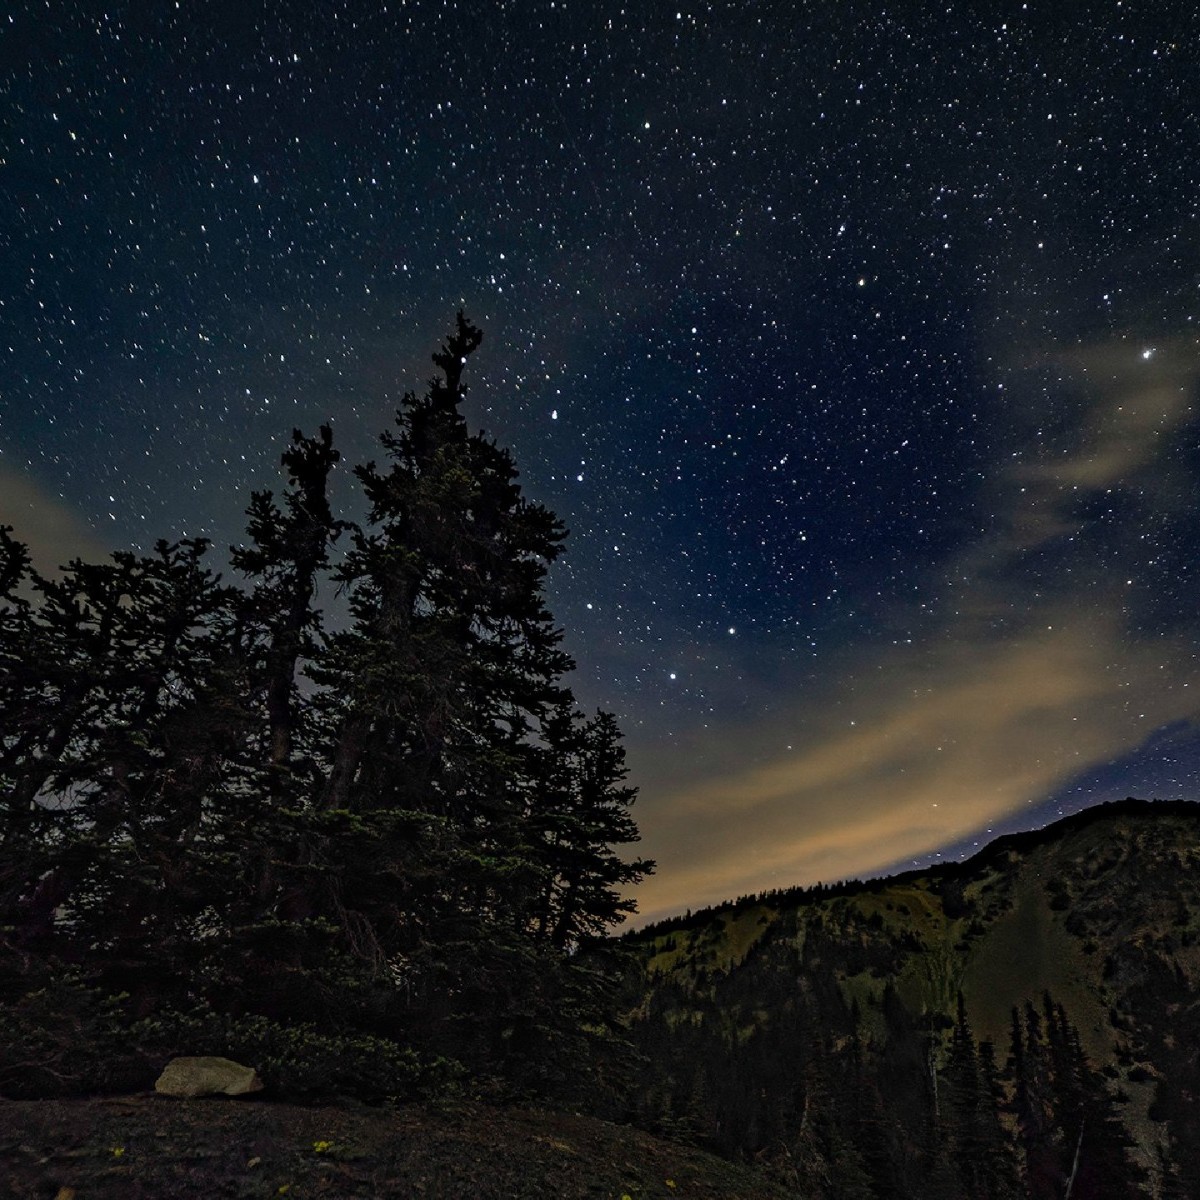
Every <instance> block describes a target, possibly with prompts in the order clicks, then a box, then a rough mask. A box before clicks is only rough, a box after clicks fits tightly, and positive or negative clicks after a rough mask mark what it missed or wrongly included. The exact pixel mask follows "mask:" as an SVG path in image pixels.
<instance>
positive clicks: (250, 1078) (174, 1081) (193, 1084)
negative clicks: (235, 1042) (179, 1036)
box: [154, 1058, 263, 1096]
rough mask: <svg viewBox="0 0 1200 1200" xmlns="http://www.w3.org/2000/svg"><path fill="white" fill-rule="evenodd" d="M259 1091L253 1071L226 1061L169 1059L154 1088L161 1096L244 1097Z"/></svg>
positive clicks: (214, 1059) (239, 1064)
mask: <svg viewBox="0 0 1200 1200" xmlns="http://www.w3.org/2000/svg"><path fill="white" fill-rule="evenodd" d="M262 1089H263V1081H262V1080H261V1079H259V1077H258V1072H257V1071H256V1070H255V1069H254V1068H253V1067H243V1066H242V1064H241V1063H235V1062H234V1061H233V1060H232V1059H229V1058H173V1059H171V1061H170V1062H169V1063H167V1065H166V1067H165V1068H164V1070H163V1073H162V1074H161V1075H160V1076H159V1077H158V1080H157V1081H156V1082H155V1084H154V1090H155V1091H156V1092H160V1093H161V1094H162V1095H164V1096H244V1095H246V1094H247V1093H249V1092H261V1091H262Z"/></svg>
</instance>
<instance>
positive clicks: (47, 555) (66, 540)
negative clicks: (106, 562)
mask: <svg viewBox="0 0 1200 1200" xmlns="http://www.w3.org/2000/svg"><path fill="white" fill-rule="evenodd" d="M0 525H11V526H12V527H13V536H14V537H15V538H16V539H17V540H18V541H19V542H24V543H25V545H26V546H28V547H29V553H30V555H31V556H32V558H33V565H34V566H35V567H36V568H37V570H39V571H41V572H42V574H44V575H53V574H56V573H57V571H58V568H59V567H61V566H63V565H64V564H65V563H67V562H68V561H69V560H70V559H72V558H85V559H88V560H91V561H93V562H95V561H99V560H102V559H104V558H107V556H108V550H107V548H106V547H104V546H102V545H101V544H100V542H99V540H98V539H97V538H96V537H95V536H93V534H92V533H91V531H90V530H88V528H87V526H86V525H85V524H84V523H83V521H82V520H80V518H79V517H78V516H77V515H76V513H75V511H74V510H73V509H72V508H71V507H70V506H69V505H68V504H67V503H66V502H65V501H63V500H60V499H59V498H58V497H57V496H54V495H51V493H49V492H48V491H46V489H45V488H43V487H41V486H40V485H38V484H37V483H35V482H34V481H33V480H32V479H31V478H30V477H29V476H28V475H25V474H23V473H22V472H20V471H16V470H14V469H12V468H11V467H0Z"/></svg>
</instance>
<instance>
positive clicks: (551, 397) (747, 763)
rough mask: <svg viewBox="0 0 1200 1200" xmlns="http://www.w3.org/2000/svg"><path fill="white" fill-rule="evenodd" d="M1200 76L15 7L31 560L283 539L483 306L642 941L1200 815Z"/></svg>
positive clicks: (409, 14)
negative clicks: (595, 721) (253, 515)
mask: <svg viewBox="0 0 1200 1200" xmlns="http://www.w3.org/2000/svg"><path fill="white" fill-rule="evenodd" d="M976 10H979V11H976ZM1198 47H1200V21H1198V19H1197V17H1196V15H1195V11H1194V6H1192V5H1190V4H1182V3H1173V2H1167V3H1155V4H1141V3H1129V2H1125V3H1117V2H1114V0H1097V2H1094V3H1089V4H1086V5H1084V4H1069V3H1068V4H1062V3H1049V2H1046V3H1028V4H1018V3H998V4H995V5H979V6H976V5H966V4H961V5H960V4H951V5H943V6H933V5H926V4H917V3H915V2H912V3H904V4H890V3H886V2H877V3H871V4H866V3H854V2H844V0H838V2H836V3H835V2H834V0H822V2H820V3H800V2H798V0H790V2H787V3H776V2H767V0H736V2H731V3H721V4H717V3H703V4H702V3H690V2H689V3H687V4H681V3H680V0H675V2H674V3H672V4H666V3H664V4H657V3H649V4H646V3H630V2H628V0H626V2H625V3H616V2H613V0H588V2H586V3H585V2H583V0H569V2H567V3H563V2H560V0H554V2H553V3H552V2H550V0H487V2H486V3H484V2H482V0H480V2H478V3H468V2H465V0H464V2H459V3H454V2H442V0H412V2H410V3H403V2H401V0H392V2H390V3H387V4H382V3H368V2H366V0H359V2H356V3H343V2H341V0H329V2H328V3H322V4H319V5H318V4H303V3H298V2H297V3H283V4H280V3H274V4H266V5H264V4H260V3H256V2H254V0H242V2H240V3H237V4H232V3H228V2H226V0H210V2H207V3H203V4H201V3H198V2H196V0H180V2H179V3H175V2H168V0H162V2H159V0H154V2H141V0H139V2H132V0H128V2H121V0H111V2H110V3H107V4H105V5H101V4H98V3H71V2H70V0H45V2H44V3H43V2H38V3H35V2H34V0H14V2H13V3H11V4H9V5H7V6H6V8H5V10H4V12H3V13H0V88H2V90H0V96H2V97H3V103H0V214H2V215H3V220H0V520H2V521H5V522H8V523H11V524H13V525H15V526H16V527H17V532H18V535H19V536H21V537H22V538H23V539H24V540H26V541H27V542H29V543H30V545H31V546H32V548H33V549H34V551H35V553H36V555H37V557H38V561H39V562H40V563H41V564H42V565H43V566H45V567H49V566H52V565H53V564H54V563H56V562H59V561H63V560H65V559H66V558H67V557H68V556H70V555H72V554H76V553H84V554H90V555H99V554H102V553H104V552H105V551H107V550H108V549H112V548H116V547H119V546H136V547H147V546H148V545H149V544H151V543H152V542H153V541H154V539H156V538H157V537H160V536H171V537H175V536H181V535H183V534H188V535H192V536H195V535H205V536H209V537H212V538H214V539H215V540H216V541H217V543H218V544H221V545H225V544H228V543H229V542H232V541H235V540H236V539H237V538H238V536H239V533H240V530H241V528H242V515H241V514H242V510H243V508H244V505H245V503H246V501H247V499H248V493H249V490H250V488H251V487H263V486H275V485H276V483H277V480H278V459H279V454H280V452H281V450H282V448H283V446H284V444H285V443H286V440H287V438H288V436H289V434H290V432H291V430H292V428H293V427H294V426H297V425H298V426H301V427H303V428H305V429H307V430H310V431H311V430H313V429H314V428H315V426H316V425H317V424H318V423H319V422H321V421H323V420H331V421H332V423H333V425H334V431H335V437H336V439H337V442H338V444H339V445H340V446H341V448H342V450H343V453H344V455H345V456H346V458H347V459H348V460H349V461H351V462H354V461H360V460H361V459H363V458H366V457H371V456H377V451H376V450H375V448H374V444H373V439H374V436H375V435H376V434H377V433H378V431H379V430H380V429H382V428H383V427H384V426H385V425H386V424H387V423H388V422H389V421H390V419H391V414H392V412H393V410H394V408H395V405H396V402H397V400H398V398H399V396H400V395H401V394H402V393H403V392H404V391H405V390H407V389H409V388H414V389H418V390H419V389H420V388H421V387H422V385H423V383H424V381H425V380H426V379H427V378H428V377H429V375H430V374H431V372H432V367H431V365H430V363H429V354H430V353H431V351H432V349H433V348H434V347H435V345H436V344H437V342H438V341H439V339H440V338H441V337H442V336H443V334H444V333H445V332H446V331H447V330H448V329H449V327H450V324H451V322H452V319H453V315H454V313H455V311H456V310H457V309H458V308H460V307H462V308H465V310H466V312H467V313H468V315H469V316H470V317H471V318H472V319H473V320H475V321H476V322H477V323H479V324H480V325H481V326H482V327H483V328H484V331H485V342H484V346H483V349H482V350H481V351H480V352H479V354H478V355H477V356H476V357H475V359H473V360H472V367H471V374H470V378H469V383H470V387H471V391H470V394H469V397H468V409H469V412H468V416H469V419H470V422H471V424H472V426H473V427H476V428H479V427H482V428H485V429H486V430H487V431H488V432H489V433H490V434H492V435H493V436H495V437H496V438H497V439H498V440H499V441H500V442H501V443H502V444H504V445H506V446H508V447H510V448H511V449H512V450H513V452H514V454H515V456H516V458H517V462H518V464H519V465H520V467H521V469H522V478H523V482H524V484H525V487H526V490H527V492H528V494H530V495H531V496H532V497H534V498H536V499H538V500H541V501H544V502H545V503H547V504H548V505H549V506H550V507H551V508H553V509H554V510H555V511H556V512H557V513H558V514H559V515H560V516H561V517H562V518H563V519H564V520H565V521H566V523H567V524H568V526H569V527H570V528H571V530H572V536H571V540H570V543H569V551H568V554H567V555H566V556H565V558H564V559H563V560H560V562H559V564H557V565H556V567H555V569H554V572H553V577H552V584H551V594H552V599H551V604H552V608H553V611H554V613H555V615H556V617H557V618H558V620H559V621H560V622H561V623H562V625H563V626H564V627H565V629H566V630H567V634H568V646H569V648H570V649H571V651H572V652H573V654H574V655H575V657H576V659H577V660H578V663H579V669H578V672H577V675H576V677H575V680H574V686H575V690H576V693H577V695H578V696H579V698H580V699H581V701H582V702H583V703H585V704H586V705H588V706H596V705H600V706H603V707H605V708H607V709H610V710H611V711H614V712H615V713H617V715H618V717H619V720H620V723H621V725H622V727H623V729H624V730H625V733H626V741H627V748H628V752H629V762H630V766H631V769H632V776H633V781H634V782H636V783H637V784H639V785H640V787H641V789H642V794H641V798H640V800H639V802H638V807H637V815H638V819H639V823H640V824H641V827H642V831H643V835H644V843H643V847H642V849H643V851H644V852H645V853H647V854H649V855H651V856H653V857H655V858H657V859H658V860H659V872H658V874H657V875H656V876H655V877H654V878H652V879H650V880H648V881H646V882H645V883H644V884H643V885H642V887H641V888H640V890H639V893H638V896H639V901H640V904H641V908H642V912H643V915H644V916H645V917H649V918H652V917H656V916H661V915H665V914H667V913H670V912H673V911H678V910H681V909H683V908H685V907H696V906H699V905H702V904H706V903H711V902H715V901H719V900H721V899H723V898H726V897H730V896H734V895H737V894H742V893H745V892H751V891H757V890H760V889H764V888H773V887H786V886H791V885H793V884H809V883H814V882H816V881H818V880H825V881H829V880H833V879H836V878H842V877H845V876H854V875H874V874H879V873H882V872H884V871H887V870H891V869H896V868H899V867H904V866H909V865H912V864H914V863H925V862H929V861H936V860H937V859H938V858H944V857H950V856H954V855H960V854H962V853H964V852H968V851H970V850H971V849H973V848H974V847H975V846H976V845H978V844H982V843H983V842H984V841H986V840H987V839H988V838H989V837H990V836H991V835H993V834H998V833H1001V832H1005V831H1008V830H1011V829H1015V828H1022V827H1030V826H1034V825H1038V824H1042V823H1044V822H1045V821H1047V820H1049V819H1052V818H1053V817H1055V816H1057V815H1060V814H1062V813H1066V812H1073V811H1075V810H1077V809H1079V808H1081V807H1083V806H1085V805H1088V804H1092V803H1096V802H1099V801H1102V800H1107V799H1115V798H1119V797H1122V796H1124V795H1126V794H1136V795H1139V796H1146V797H1150V796H1160V797H1163V798H1166V797H1184V798H1190V799H1197V798H1200V787H1198V786H1197V785H1198V782H1200V679H1198V677H1197V634H1198V633H1200V609H1198V604H1197V599H1198V594H1200V593H1198V590H1197V583H1198V582H1200V580H1198V579H1197V576H1198V574H1200V572H1198V569H1197V566H1196V563H1197V559H1198V552H1200V536H1198V524H1197V512H1198V509H1200V505H1198V500H1200V420H1198V408H1197V406H1198V400H1200V289H1198V280H1200V133H1198V129H1200V126H1198V124H1197V121H1196V111H1195V97H1196V96H1197V95H1200V70H1198V69H1197V68H1198V62H1197V55H1198ZM341 476H342V477H341V480H340V482H339V483H338V488H339V489H340V491H339V494H340V495H342V496H344V497H345V498H346V499H347V501H348V502H349V498H350V496H351V494H352V481H351V480H350V477H349V472H348V471H342V473H341Z"/></svg>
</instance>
